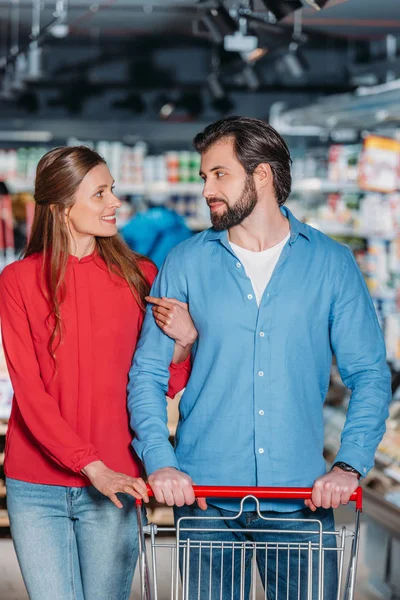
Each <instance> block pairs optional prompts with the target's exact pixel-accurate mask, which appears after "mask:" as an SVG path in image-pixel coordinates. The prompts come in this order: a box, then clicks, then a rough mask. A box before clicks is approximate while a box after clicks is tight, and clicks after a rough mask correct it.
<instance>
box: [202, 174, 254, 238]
mask: <svg viewBox="0 0 400 600" xmlns="http://www.w3.org/2000/svg"><path fill="white" fill-rule="evenodd" d="M216 202H223V203H224V204H225V205H226V210H225V212H224V213H221V214H217V213H216V212H211V223H212V226H213V228H214V229H216V230H217V231H223V230H224V229H230V228H231V227H235V226H236V225H240V223H242V222H243V221H244V220H245V219H247V217H248V216H249V215H250V214H251V213H252V212H253V210H254V207H255V206H256V204H257V190H256V186H255V184H254V180H253V176H252V175H247V177H246V181H245V182H244V186H243V190H242V193H241V195H240V198H239V200H237V202H236V203H235V204H234V205H233V206H228V204H227V202H226V201H225V200H222V199H220V198H214V199H213V201H212V202H208V205H209V206H210V205H212V204H214V203H216Z"/></svg>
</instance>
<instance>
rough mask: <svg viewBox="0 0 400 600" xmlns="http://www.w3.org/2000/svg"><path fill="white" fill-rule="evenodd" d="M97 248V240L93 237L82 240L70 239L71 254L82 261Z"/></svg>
mask: <svg viewBox="0 0 400 600" xmlns="http://www.w3.org/2000/svg"><path fill="white" fill-rule="evenodd" d="M95 248H96V238H95V237H93V236H85V237H82V238H76V237H74V238H73V237H72V236H71V237H70V240H69V253H70V254H71V255H72V256H76V257H77V258H79V260H81V258H84V257H85V256H89V254H92V253H93V252H94V250H95Z"/></svg>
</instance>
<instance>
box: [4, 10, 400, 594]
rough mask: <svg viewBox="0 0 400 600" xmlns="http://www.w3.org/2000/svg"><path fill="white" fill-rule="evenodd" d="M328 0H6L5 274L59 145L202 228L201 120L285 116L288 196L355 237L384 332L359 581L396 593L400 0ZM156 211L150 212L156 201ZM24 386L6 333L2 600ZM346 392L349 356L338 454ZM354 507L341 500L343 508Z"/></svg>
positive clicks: (328, 445)
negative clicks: (9, 446) (9, 456)
mask: <svg viewBox="0 0 400 600" xmlns="http://www.w3.org/2000/svg"><path fill="white" fill-rule="evenodd" d="M315 2H316V4H317V5H318V6H319V7H320V8H321V10H320V11H316V10H314V9H313V8H312V6H310V5H309V4H311V3H308V4H307V2H301V1H300V0H297V1H292V2H288V1H285V0H280V1H279V2H277V1H276V0H254V1H253V2H249V1H248V0H240V1H239V0H220V1H217V0H202V1H201V2H200V1H197V0H151V1H146V0H116V1H108V0H102V1H100V2H97V3H95V2H93V1H92V0H69V2H66V1H62V0H58V1H57V2H56V0H49V1H47V2H45V3H43V2H41V1H40V0H32V2H31V1H29V2H28V1H21V2H19V1H15V0H0V40H1V41H0V271H1V269H2V268H3V266H4V265H5V264H7V263H9V262H11V261H13V260H15V259H17V258H18V256H19V255H20V252H21V250H22V248H23V245H24V243H25V240H26V237H27V235H29V230H30V227H31V224H32V216H33V208H34V203H33V197H32V192H33V179H34V172H35V168H36V165H37V162H38V160H39V159H40V157H41V156H42V155H43V154H44V153H45V152H46V151H47V150H49V149H51V148H53V147H54V146H57V145H65V144H69V145H74V144H78V143H83V144H87V145H90V146H91V147H94V148H95V149H96V150H97V151H98V152H99V153H100V154H101V155H103V156H104V158H105V159H106V160H107V162H108V164H109V166H110V169H111V172H112V174H113V176H114V178H115V180H116V193H117V194H118V196H119V197H120V198H121V199H122V200H123V207H122V209H121V210H120V211H119V216H118V219H119V220H118V224H119V227H120V228H121V231H122V229H123V227H124V225H126V223H128V222H129V221H130V219H131V218H132V217H133V216H135V215H137V214H138V213H139V214H140V213H145V212H146V211H148V210H153V209H154V206H156V207H159V209H158V212H159V213H161V212H164V215H165V214H167V213H168V214H169V215H170V211H174V212H175V213H177V214H178V215H179V218H178V219H176V220H178V221H179V220H183V223H184V225H185V227H186V226H187V227H188V228H189V229H190V230H191V232H192V233H197V232H199V231H201V230H203V229H204V228H207V227H208V226H209V224H210V221H209V214H208V209H207V206H206V203H205V202H204V199H203V198H202V182H201V180H200V178H199V175H198V170H199V156H198V155H196V154H195V153H194V152H193V148H192V144H191V141H192V138H193V137H194V135H195V134H196V133H197V132H199V131H200V130H202V129H203V128H204V126H205V125H207V124H208V123H210V122H212V121H215V120H216V119H218V118H221V117H224V116H227V115H232V114H242V115H247V116H253V117H257V118H260V119H264V120H266V121H269V122H270V123H271V124H272V125H274V126H275V127H276V128H277V129H278V131H279V132H280V133H281V134H282V135H283V136H284V137H285V139H286V140H287V142H288V144H289V146H290V150H291V153H292V157H293V190H292V194H291V197H290V198H289V201H288V206H289V208H290V209H291V210H293V212H294V214H295V215H296V216H297V217H298V218H300V219H302V220H304V221H305V222H307V223H309V224H311V225H313V226H314V227H316V228H318V229H320V230H322V231H323V232H325V233H326V234H327V235H330V236H332V237H334V238H335V239H337V240H338V241H340V242H342V243H344V244H347V245H349V246H350V248H351V249H352V250H353V252H354V255H355V257H356V259H357V261H358V264H359V266H360V269H361V270H362V272H363V274H364V276H365V279H366V282H367V284H368V287H369V290H370V292H371V295H372V297H373V301H374V305H375V308H376V311H377V314H378V318H379V321H380V323H381V326H382V329H383V332H384V335H385V340H386V344H387V350H388V353H387V358H388V362H389V364H390V367H391V369H392V374H393V402H392V405H391V410H390V418H389V420H388V430H387V433H386V435H385V437H384V440H383V441H382V443H381V444H380V446H379V449H378V452H377V455H376V464H375V466H374V468H373V469H372V471H371V473H370V474H369V476H368V478H367V479H366V480H365V481H364V482H363V486H364V488H365V497H366V507H365V515H364V517H365V518H364V519H363V526H362V527H363V535H362V552H361V554H360V578H359V581H360V585H359V588H358V592H357V593H358V598H359V600H360V599H361V598H362V597H364V595H363V594H364V593H365V592H364V591H363V590H364V589H365V585H364V584H366V583H367V578H368V580H369V582H370V583H371V582H373V583H374V585H375V591H378V590H379V591H380V593H381V598H382V600H394V599H396V600H398V599H399V598H400V571H399V569H398V565H399V564H400V1H399V0H379V2H372V0H371V1H366V0H315ZM306 4H307V6H306ZM303 5H304V6H303ZM302 7H303V8H302ZM32 8H35V10H34V11H32ZM55 8H57V12H56V14H55V13H54V11H55ZM239 9H242V13H241V14H240V15H239V13H238V12H237V11H238V10H239ZM293 9H298V10H296V11H294V10H293ZM235 11H236V12H235ZM160 207H162V208H163V211H161V209H160ZM147 216H150V219H149V222H152V219H153V220H155V219H156V217H157V211H154V210H153V212H152V213H151V214H150V215H149V214H147ZM174 216H175V215H174ZM139 220H140V219H139ZM167 222H168V220H167V219H166V220H165V223H167ZM157 227H159V229H157V235H156V236H153V237H152V239H151V240H150V239H147V240H144V241H147V242H148V247H149V252H150V251H151V252H155V250H157V248H156V249H155V248H154V244H160V245H161V242H162V241H163V242H164V244H166V241H168V239H169V236H170V234H171V233H172V231H171V229H172V227H170V226H169V225H167V226H166V229H163V227H164V225H163V224H162V223H161V220H160V219H159V220H158V225H157ZM175 234H176V231H175ZM167 238H168V239H167ZM142 242H143V240H142ZM133 243H134V242H132V244H133ZM142 247H143V246H142ZM154 256H157V260H158V261H160V260H161V257H160V255H159V254H158V253H155V254H154ZM11 398H12V389H11V385H10V380H9V377H8V374H7V370H6V366H5V359H4V353H3V352H2V348H1V344H0V599H1V600H13V599H16V598H21V599H22V598H26V597H27V596H26V593H25V592H24V590H23V586H22V579H21V576H20V574H19V570H18V567H17V564H16V560H15V554H14V551H13V548H12V543H11V540H10V539H9V529H8V527H7V525H8V517H7V511H6V506H7V499H6V488H5V485H4V473H3V467H2V465H3V463H4V446H5V433H6V429H7V420H8V416H9V414H10V407H11ZM348 400H349V393H348V390H346V389H345V388H344V386H343V384H342V382H341V379H340V375H339V373H338V371H337V368H336V366H335V365H333V367H332V374H331V385H330V389H329V392H328V396H327V401H326V405H325V410H324V418H325V426H326V437H325V457H326V460H327V464H328V465H329V464H330V463H331V462H332V460H333V459H334V457H335V455H336V451H337V449H338V445H339V443H340V431H341V429H342V427H343V423H344V420H345V415H346V410H347V405H348ZM174 410H175V413H174V414H173V415H172V417H171V433H172V434H173V430H174V427H175V424H176V419H177V416H176V405H175V409H174ZM161 514H162V513H160V511H159V510H158V511H156V512H154V515H153V516H154V518H155V520H157V519H160V518H161ZM349 514H350V512H349V511H346V510H341V511H340V516H339V522H343V520H345V521H346V522H348V520H349ZM365 598H367V596H365ZM110 600H111V599H110Z"/></svg>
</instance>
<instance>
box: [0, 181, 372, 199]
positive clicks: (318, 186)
mask: <svg viewBox="0 0 400 600" xmlns="http://www.w3.org/2000/svg"><path fill="white" fill-rule="evenodd" d="M6 183H7V185H8V186H9V188H10V190H11V192H13V193H17V192H31V191H32V190H33V182H32V180H23V179H17V178H16V179H8V180H7V182H6ZM203 187H204V184H203V182H202V181H196V182H187V183H185V182H178V183H169V182H168V181H154V182H148V183H137V184H135V183H118V182H117V184H116V186H115V189H116V192H117V193H118V194H127V195H131V194H132V195H133V194H198V195H199V196H200V195H201V194H202V192H203ZM292 192H295V193H302V192H307V193H308V192H310V193H311V192H320V193H326V194H329V193H335V192H347V193H363V192H365V190H362V189H360V187H359V186H358V184H357V183H355V182H354V183H351V182H350V183H340V182H335V181H329V180H328V179H320V178H318V177H308V178H305V179H301V180H298V181H294V182H293V185H292Z"/></svg>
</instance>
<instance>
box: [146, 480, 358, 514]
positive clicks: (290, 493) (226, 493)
mask: <svg viewBox="0 0 400 600" xmlns="http://www.w3.org/2000/svg"><path fill="white" fill-rule="evenodd" d="M147 490H148V494H149V496H150V497H151V496H154V494H153V491H152V489H151V487H150V486H149V485H148V486H147ZM193 490H194V493H195V496H196V497H197V498H244V497H245V496H254V497H255V498H258V499H259V500H265V499H266V498H268V499H272V498H275V499H277V500H286V499H297V500H310V499H311V494H312V488H289V487H287V488H286V487H241V486H240V487H226V486H225V487H224V486H222V487H221V486H214V485H194V486H193ZM350 501H351V502H355V503H356V510H359V511H362V488H361V487H358V488H357V489H356V491H355V492H354V493H353V494H352V495H351V496H350Z"/></svg>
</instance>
